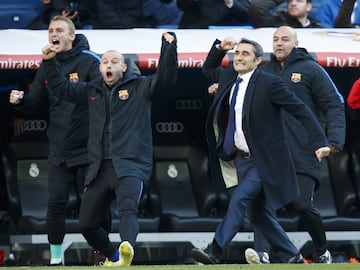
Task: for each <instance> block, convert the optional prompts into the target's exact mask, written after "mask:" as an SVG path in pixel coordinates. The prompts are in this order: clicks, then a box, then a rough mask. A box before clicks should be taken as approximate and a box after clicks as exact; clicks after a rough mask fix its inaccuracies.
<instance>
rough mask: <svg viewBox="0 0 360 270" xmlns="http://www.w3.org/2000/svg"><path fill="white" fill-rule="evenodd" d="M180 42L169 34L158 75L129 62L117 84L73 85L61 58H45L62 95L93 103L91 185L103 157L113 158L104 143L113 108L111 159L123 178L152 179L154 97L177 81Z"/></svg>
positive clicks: (53, 86)
mask: <svg viewBox="0 0 360 270" xmlns="http://www.w3.org/2000/svg"><path fill="white" fill-rule="evenodd" d="M176 47H177V45H176V40H175V41H174V42H173V43H171V44H169V43H167V42H166V41H165V39H164V38H163V41H162V48H161V55H160V59H159V65H158V68H157V72H156V73H155V74H153V75H149V76H147V77H142V76H141V75H140V72H139V70H138V69H137V67H136V66H135V65H132V64H131V63H129V64H128V69H127V71H126V72H125V73H124V76H123V78H121V79H120V80H119V81H117V82H116V83H115V84H114V85H113V86H112V88H111V89H108V87H107V86H106V85H105V83H104V81H103V80H102V78H101V79H99V80H95V81H92V82H90V83H87V84H84V83H83V84H71V83H70V82H69V81H68V80H64V78H63V76H60V75H61V73H62V71H61V66H60V65H59V63H58V62H57V61H56V59H51V60H48V61H44V64H43V65H44V68H45V70H46V74H47V76H46V79H47V82H48V88H49V89H51V91H54V92H55V93H56V94H57V95H58V96H59V97H60V98H64V99H66V100H69V101H71V102H76V103H81V104H84V105H87V106H88V107H89V120H90V121H89V123H90V124H89V126H90V134H89V142H88V151H89V170H88V174H87V176H86V183H85V184H86V185H88V184H89V183H90V182H91V181H93V180H94V179H95V178H96V176H97V174H98V171H99V169H100V166H101V162H102V160H103V159H105V158H108V157H106V156H104V147H103V146H104V142H103V136H104V134H106V132H107V130H105V127H106V126H107V123H106V119H107V117H106V115H107V113H109V119H110V125H109V126H111V127H112V129H111V138H112V141H111V158H112V161H113V165H114V168H115V173H116V175H117V176H118V177H119V178H120V177H125V176H132V177H136V178H138V179H140V180H142V181H143V182H144V183H145V184H147V183H148V181H149V179H150V174H151V170H152V159H153V156H152V132H151V99H152V98H153V97H154V96H155V95H156V94H160V93H161V92H162V91H166V90H171V88H172V86H173V84H174V83H175V81H176V78H177V70H178V62H177V50H176ZM65 89H66V90H65ZM109 91H110V94H109ZM107 106H109V108H110V109H107ZM109 149H110V148H109ZM105 152H106V151H105Z"/></svg>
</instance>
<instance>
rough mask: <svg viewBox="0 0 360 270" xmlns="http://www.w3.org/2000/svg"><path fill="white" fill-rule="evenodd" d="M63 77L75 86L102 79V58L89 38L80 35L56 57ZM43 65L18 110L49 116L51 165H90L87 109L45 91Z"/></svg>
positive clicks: (48, 131) (48, 132) (48, 133)
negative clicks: (92, 50) (72, 44)
mask: <svg viewBox="0 0 360 270" xmlns="http://www.w3.org/2000/svg"><path fill="white" fill-rule="evenodd" d="M56 59H57V61H58V62H59V63H60V65H61V66H62V74H63V77H65V78H67V80H68V81H72V82H77V81H79V82H86V81H90V80H94V79H96V78H99V77H100V72H99V63H100V58H99V57H98V56H97V55H96V54H95V53H93V52H91V51H89V44H88V41H87V39H86V37H85V36H84V35H82V34H77V35H76V39H75V40H74V46H73V48H72V49H71V50H69V51H67V52H63V53H60V54H58V55H57V56H56ZM46 77H47V76H46V71H45V70H44V66H43V64H42V65H41V66H40V68H39V69H38V70H37V73H36V75H35V79H34V81H33V83H32V86H31V89H30V92H29V94H28V95H26V96H25V97H24V99H23V102H21V103H20V105H19V106H17V108H18V109H19V110H20V111H21V112H23V113H27V114H30V113H41V112H44V113H48V114H49V126H48V130H47V135H48V139H49V143H50V153H49V162H50V163H52V164H54V165H59V164H60V163H61V162H65V163H66V165H67V166H68V167H72V166H76V165H81V164H87V162H88V158H87V149H86V143H87V140H88V134H89V124H88V122H89V115H88V109H87V106H84V105H78V104H74V103H70V102H68V101H65V100H62V99H60V98H59V97H57V96H56V95H54V94H53V93H52V92H51V91H49V90H48V89H47V88H46V85H45V79H46Z"/></svg>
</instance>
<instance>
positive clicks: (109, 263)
mask: <svg viewBox="0 0 360 270" xmlns="http://www.w3.org/2000/svg"><path fill="white" fill-rule="evenodd" d="M99 265H100V266H104V267H112V266H120V260H118V261H117V262H113V261H110V260H109V259H108V258H106V259H105V261H103V262H99Z"/></svg>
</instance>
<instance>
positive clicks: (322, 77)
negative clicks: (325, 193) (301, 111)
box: [262, 48, 346, 180]
mask: <svg viewBox="0 0 360 270" xmlns="http://www.w3.org/2000/svg"><path fill="white" fill-rule="evenodd" d="M262 69H263V70H265V71H268V72H271V73H273V74H277V75H279V76H280V77H281V78H282V79H283V81H284V82H285V84H286V85H287V87H289V89H290V90H292V91H293V92H294V93H295V94H296V95H297V96H298V97H299V98H300V99H301V100H302V101H303V102H304V103H305V104H307V105H308V106H309V107H310V109H311V111H312V112H313V113H314V115H315V116H316V118H317V119H318V121H319V123H320V125H321V126H322V127H323V129H324V131H325V133H326V135H327V139H328V142H329V144H331V145H333V146H335V147H337V148H339V149H342V148H343V146H344V143H345V129H346V128H345V127H346V124H345V111H344V100H343V97H342V96H341V94H340V93H339V92H338V90H337V88H336V87H335V85H334V83H333V82H332V80H331V79H330V77H329V75H328V74H327V73H326V71H325V70H324V69H323V68H322V67H321V66H320V65H318V64H317V63H316V61H315V60H314V58H313V57H311V56H310V55H309V54H308V52H307V51H306V50H305V49H303V48H294V49H293V50H292V51H291V53H290V55H289V57H288V59H287V60H286V62H285V64H284V67H283V69H282V70H281V69H280V64H279V63H278V62H277V60H276V59H275V57H274V55H272V57H271V60H270V62H268V63H265V64H264V65H263V66H262ZM284 119H285V131H286V134H287V137H288V140H289V144H290V145H291V153H292V157H293V160H294V164H295V168H296V172H297V173H300V174H306V175H310V176H312V177H314V178H315V179H317V180H320V175H321V164H320V163H319V162H318V161H317V159H316V158H315V156H314V154H313V151H312V149H311V148H310V144H309V141H308V136H307V131H306V130H305V129H304V128H303V127H302V126H301V125H300V124H299V122H298V121H297V120H296V119H294V118H293V117H291V116H290V115H288V114H285V118H284Z"/></svg>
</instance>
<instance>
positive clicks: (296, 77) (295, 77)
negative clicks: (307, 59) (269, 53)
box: [291, 73, 301, 83]
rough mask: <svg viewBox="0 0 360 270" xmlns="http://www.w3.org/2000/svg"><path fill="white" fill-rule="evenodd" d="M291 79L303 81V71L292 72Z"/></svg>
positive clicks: (294, 81)
mask: <svg viewBox="0 0 360 270" xmlns="http://www.w3.org/2000/svg"><path fill="white" fill-rule="evenodd" d="M291 81H292V82H293V83H298V82H300V81H301V73H292V74H291Z"/></svg>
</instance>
